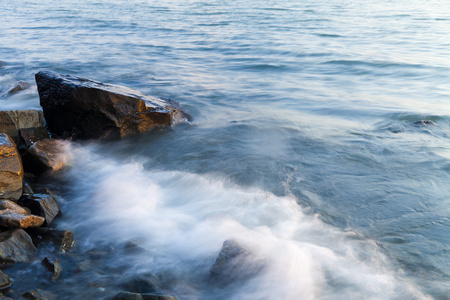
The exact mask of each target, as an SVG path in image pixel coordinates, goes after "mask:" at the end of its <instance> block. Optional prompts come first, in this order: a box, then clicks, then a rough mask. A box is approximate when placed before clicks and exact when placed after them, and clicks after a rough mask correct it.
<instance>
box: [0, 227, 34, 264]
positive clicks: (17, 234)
mask: <svg viewBox="0 0 450 300" xmlns="http://www.w3.org/2000/svg"><path fill="white" fill-rule="evenodd" d="M36 252H37V249H36V247H34V245H33V242H32V241H31V238H30V236H29V235H28V234H27V233H26V232H25V231H24V230H23V229H12V230H8V231H4V232H2V233H0V263H15V262H30V261H32V260H33V259H34V258H35V257H36Z"/></svg>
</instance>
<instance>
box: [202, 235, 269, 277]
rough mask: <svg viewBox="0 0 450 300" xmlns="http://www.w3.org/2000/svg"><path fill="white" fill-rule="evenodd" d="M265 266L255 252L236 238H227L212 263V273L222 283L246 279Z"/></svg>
mask: <svg viewBox="0 0 450 300" xmlns="http://www.w3.org/2000/svg"><path fill="white" fill-rule="evenodd" d="M262 268H263V264H262V262H260V261H258V260H257V259H256V257H255V254H254V253H253V252H251V251H250V250H248V249H247V248H245V247H244V246H242V245H240V244H239V243H238V242H236V241H235V240H226V241H225V242H224V243H223V246H222V249H221V250H220V252H219V255H218V257H217V259H216V262H215V263H214V264H213V265H212V267H211V269H210V273H211V275H212V277H213V278H215V279H217V280H218V281H220V282H222V283H229V282H232V281H237V280H245V279H248V278H250V277H252V276H254V275H256V274H257V273H258V272H259V271H261V269H262Z"/></svg>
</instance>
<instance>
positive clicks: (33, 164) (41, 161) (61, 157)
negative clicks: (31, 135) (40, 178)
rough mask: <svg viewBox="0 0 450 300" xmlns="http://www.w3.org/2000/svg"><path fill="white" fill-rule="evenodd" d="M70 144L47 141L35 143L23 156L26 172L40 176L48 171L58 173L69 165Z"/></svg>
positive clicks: (52, 140)
mask: <svg viewBox="0 0 450 300" xmlns="http://www.w3.org/2000/svg"><path fill="white" fill-rule="evenodd" d="M67 147H68V143H67V142H66V141H62V140H54V139H46V140H41V141H37V142H36V143H34V144H33V145H32V146H31V147H30V148H29V149H28V151H27V152H26V153H25V154H24V155H23V157H22V159H23V165H24V168H25V170H26V172H30V173H33V174H35V175H40V174H42V173H44V172H46V171H58V170H60V169H62V168H63V167H64V166H66V165H67V163H68V154H67V153H68V151H67Z"/></svg>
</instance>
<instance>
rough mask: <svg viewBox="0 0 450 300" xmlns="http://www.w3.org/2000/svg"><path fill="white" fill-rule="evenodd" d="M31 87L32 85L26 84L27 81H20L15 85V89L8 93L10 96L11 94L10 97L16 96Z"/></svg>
mask: <svg viewBox="0 0 450 300" xmlns="http://www.w3.org/2000/svg"><path fill="white" fill-rule="evenodd" d="M30 87H31V83H29V82H25V81H19V82H17V83H16V84H15V85H14V87H13V88H11V89H10V90H9V91H8V94H9V95H14V94H17V93H18V92H20V91H23V90H26V89H29V88H30Z"/></svg>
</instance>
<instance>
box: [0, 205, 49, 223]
mask: <svg viewBox="0 0 450 300" xmlns="http://www.w3.org/2000/svg"><path fill="white" fill-rule="evenodd" d="M44 221H45V219H44V218H43V217H40V216H34V215H31V214H30V213H29V212H28V211H26V210H25V209H24V208H22V207H21V206H20V205H18V204H16V203H15V202H12V201H9V200H2V201H0V225H1V226H5V227H8V228H28V227H39V226H41V225H42V224H43V223H44Z"/></svg>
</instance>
